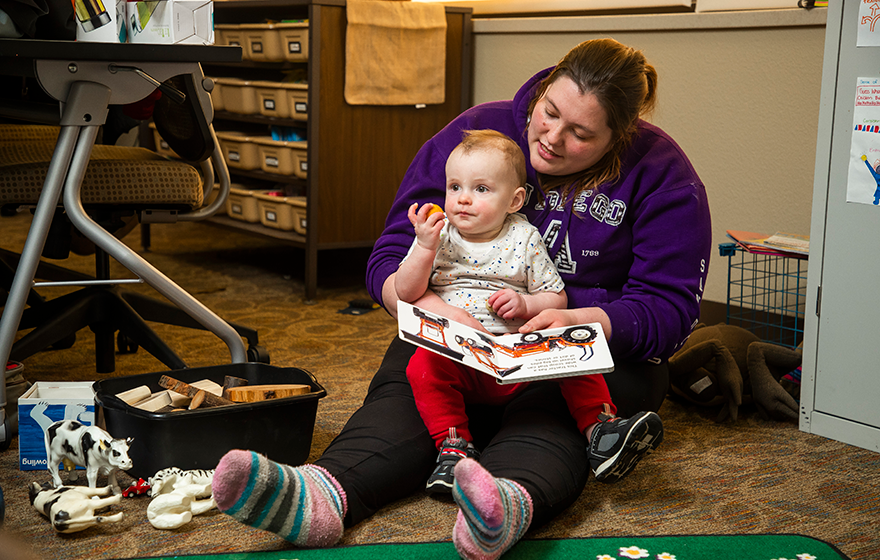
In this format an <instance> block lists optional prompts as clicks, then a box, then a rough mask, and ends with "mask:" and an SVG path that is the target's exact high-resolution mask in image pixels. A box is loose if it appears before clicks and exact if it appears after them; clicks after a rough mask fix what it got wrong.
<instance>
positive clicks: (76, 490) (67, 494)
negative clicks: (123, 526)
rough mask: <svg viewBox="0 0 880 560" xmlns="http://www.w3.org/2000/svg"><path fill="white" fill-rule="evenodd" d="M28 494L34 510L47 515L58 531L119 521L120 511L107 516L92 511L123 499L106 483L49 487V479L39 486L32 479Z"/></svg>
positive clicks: (71, 530) (73, 530)
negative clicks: (104, 484)
mask: <svg viewBox="0 0 880 560" xmlns="http://www.w3.org/2000/svg"><path fill="white" fill-rule="evenodd" d="M28 497H29V498H30V500H31V505H32V506H34V509H36V510H37V511H39V512H40V513H42V514H43V515H45V516H46V517H48V518H49V521H50V522H52V527H54V528H55V530H56V531H58V532H59V533H74V532H76V531H82V530H83V529H88V528H89V527H91V526H92V525H97V524H98V523H112V522H114V521H121V520H122V512H121V511H119V512H116V513H113V514H110V515H105V514H96V513H95V512H96V511H98V510H103V509H105V508H108V507H110V506H112V505H115V504H118V503H119V501H120V500H121V499H122V496H121V495H120V494H115V495H114V494H113V489H112V488H110V487H109V486H105V487H104V488H84V487H82V486H61V487H60V488H52V485H51V484H49V483H48V482H47V483H46V484H44V485H42V486H40V485H39V484H37V483H36V482H33V483H31V486H30V488H28Z"/></svg>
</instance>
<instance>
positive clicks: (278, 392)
mask: <svg viewBox="0 0 880 560" xmlns="http://www.w3.org/2000/svg"><path fill="white" fill-rule="evenodd" d="M311 390H312V388H311V387H309V386H308V385H297V384H280V385H246V386H244V387H230V388H229V389H226V394H227V396H228V398H229V399H230V400H232V401H234V402H256V401H264V400H266V399H280V398H282V397H293V396H295V395H304V394H306V393H309V392H311Z"/></svg>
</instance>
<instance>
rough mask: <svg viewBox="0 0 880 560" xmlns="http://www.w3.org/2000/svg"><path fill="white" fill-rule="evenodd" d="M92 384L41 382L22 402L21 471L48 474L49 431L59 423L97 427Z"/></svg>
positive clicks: (20, 412) (19, 440) (19, 422)
mask: <svg viewBox="0 0 880 560" xmlns="http://www.w3.org/2000/svg"><path fill="white" fill-rule="evenodd" d="M92 385H93V383H92V382H91V381H74V382H56V383H48V382H44V381H38V382H36V383H34V385H33V387H31V388H30V389H28V391H27V392H26V393H25V394H24V395H22V396H21V398H19V399H18V462H19V470H23V471H35V470H47V467H46V440H45V437H46V436H45V433H46V432H45V430H46V428H48V427H49V426H50V425H51V424H52V423H54V422H57V421H59V420H68V419H70V420H78V421H79V422H81V423H82V424H85V425H87V426H93V425H94V424H95V392H94V390H93V389H92Z"/></svg>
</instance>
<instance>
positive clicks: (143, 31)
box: [125, 0, 214, 45]
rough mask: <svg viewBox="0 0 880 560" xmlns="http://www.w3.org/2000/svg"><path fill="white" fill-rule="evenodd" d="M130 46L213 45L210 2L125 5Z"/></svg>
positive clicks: (176, 0)
mask: <svg viewBox="0 0 880 560" xmlns="http://www.w3.org/2000/svg"><path fill="white" fill-rule="evenodd" d="M125 22H126V25H127V26H128V41H129V42H130V43H159V44H169V45H170V44H176V43H185V44H193V45H213V44H214V3H213V2H212V0H161V1H158V2H155V1H153V2H127V3H126V18H125Z"/></svg>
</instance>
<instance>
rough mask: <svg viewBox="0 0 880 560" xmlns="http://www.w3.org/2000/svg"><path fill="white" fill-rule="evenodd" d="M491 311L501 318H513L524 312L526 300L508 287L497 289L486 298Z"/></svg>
mask: <svg viewBox="0 0 880 560" xmlns="http://www.w3.org/2000/svg"><path fill="white" fill-rule="evenodd" d="M486 302H487V303H488V304H489V306H490V307H491V308H492V311H494V312H495V314H496V315H498V316H499V317H501V318H502V319H507V320H510V319H515V318H517V317H522V316H524V315H525V314H526V312H527V308H526V300H525V298H523V296H522V294H519V293H517V292H515V291H513V290H511V289H510V288H504V289H503V290H498V291H497V292H495V293H494V294H492V295H491V296H489V299H488V300H486Z"/></svg>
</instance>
